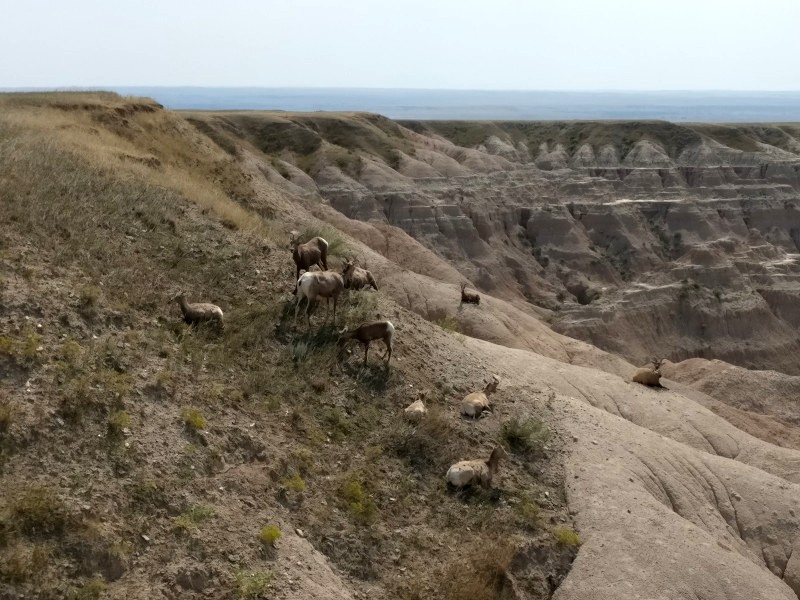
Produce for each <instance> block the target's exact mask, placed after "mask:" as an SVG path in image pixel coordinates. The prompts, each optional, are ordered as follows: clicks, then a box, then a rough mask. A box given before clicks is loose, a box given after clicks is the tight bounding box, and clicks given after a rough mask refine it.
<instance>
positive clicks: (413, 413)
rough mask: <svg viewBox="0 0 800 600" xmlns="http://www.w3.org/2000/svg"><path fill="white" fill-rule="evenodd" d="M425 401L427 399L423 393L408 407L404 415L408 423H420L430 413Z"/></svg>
mask: <svg viewBox="0 0 800 600" xmlns="http://www.w3.org/2000/svg"><path fill="white" fill-rule="evenodd" d="M424 399H425V394H424V393H421V394H420V396H419V398H417V399H416V400H415V401H414V402H412V403H411V404H409V405H408V406H406V408H405V411H404V413H405V416H406V420H407V421H411V422H412V423H418V422H419V421H421V420H422V418H423V417H424V416H425V415H426V414H427V413H428V409H427V408H425V402H424Z"/></svg>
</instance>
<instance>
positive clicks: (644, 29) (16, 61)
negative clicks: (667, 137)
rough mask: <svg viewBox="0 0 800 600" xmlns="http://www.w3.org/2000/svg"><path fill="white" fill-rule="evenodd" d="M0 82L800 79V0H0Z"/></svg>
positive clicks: (567, 83) (480, 83)
mask: <svg viewBox="0 0 800 600" xmlns="http://www.w3.org/2000/svg"><path fill="white" fill-rule="evenodd" d="M1 5H2V11H0V12H1V13H2V15H3V16H2V19H3V28H2V35H0V57H2V58H0V87H15V86H17V87H22V86H49V87H53V86H97V87H102V86H112V85H113V86H123V85H202V86H307V87H325V86H334V87H390V88H453V89H459V88H467V89H558V90H574V89H595V90H596V89H619V90H643V89H681V90H688V89H706V90H707V89H736V90H800V33H798V32H799V31H800V30H799V29H798V27H800V0H759V1H758V2H754V1H752V0H747V1H745V0H652V1H651V0H585V1H578V0H528V1H524V0H491V1H490V0H480V1H479V0H475V1H473V0H397V1H395V2H386V1H382V0H338V1H337V0H228V1H227V2H221V1H218V2H210V1H205V0H143V1H139V2H133V1H128V2H115V1H111V0H71V1H70V2H63V1H56V0H49V1H45V0H24V1H22V0H19V1H14V0H2V2H1Z"/></svg>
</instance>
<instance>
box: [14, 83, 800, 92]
mask: <svg viewBox="0 0 800 600" xmlns="http://www.w3.org/2000/svg"><path fill="white" fill-rule="evenodd" d="M115 88H116V89H136V88H148V89H195V90H308V91H326V90H337V91H387V92H500V93H503V92H523V93H560V94H564V93H568V94H570V93H571V94H672V93H683V94H686V93H689V94H703V93H706V94H800V89H790V90H789V89H787V90H774V89H772V90H770V89H733V88H731V89H725V88H708V89H705V88H702V89H701V88H696V89H686V88H663V89H655V88H652V89H624V88H586V89H558V88H536V89H534V88H427V87H365V86H353V87H349V86H291V85H285V86H264V85H180V84H174V85H173V84H171V85H164V84H156V85H152V84H124V85H115V84H106V85H53V86H50V85H46V86H39V85H36V86H0V92H25V91H54V92H57V91H94V92H101V91H114V89H115Z"/></svg>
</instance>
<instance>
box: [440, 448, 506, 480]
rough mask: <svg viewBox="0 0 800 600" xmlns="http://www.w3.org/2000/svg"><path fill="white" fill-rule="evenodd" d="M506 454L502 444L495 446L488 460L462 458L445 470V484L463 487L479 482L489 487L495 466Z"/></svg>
mask: <svg viewBox="0 0 800 600" xmlns="http://www.w3.org/2000/svg"><path fill="white" fill-rule="evenodd" d="M507 456H508V454H506V451H505V450H504V449H503V447H502V446H495V448H494V450H492V454H491V456H489V460H462V461H461V462H457V463H456V464H454V465H452V466H451V467H450V468H449V469H448V470H447V485H448V486H452V487H455V488H463V487H465V486H468V485H475V484H480V485H481V486H483V487H484V488H487V489H488V488H490V487H491V485H492V478H493V477H494V474H495V473H496V472H497V467H498V465H499V463H500V459H501V458H506V457H507Z"/></svg>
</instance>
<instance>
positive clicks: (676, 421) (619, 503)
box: [467, 340, 800, 600]
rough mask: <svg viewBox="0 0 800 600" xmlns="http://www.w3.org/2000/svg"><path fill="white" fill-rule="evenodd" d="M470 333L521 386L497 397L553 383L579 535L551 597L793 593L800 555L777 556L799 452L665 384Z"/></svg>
mask: <svg viewBox="0 0 800 600" xmlns="http://www.w3.org/2000/svg"><path fill="white" fill-rule="evenodd" d="M467 346H468V348H470V349H473V348H474V349H475V350H476V351H480V353H481V354H482V355H484V356H488V357H491V360H492V361H493V362H494V364H491V363H489V364H488V365H487V366H488V368H492V369H495V370H497V371H498V373H499V374H500V375H501V377H503V378H504V379H505V378H510V379H511V380H512V381H513V384H511V383H509V386H511V385H514V386H519V387H518V388H517V389H516V390H506V392H505V397H517V398H520V400H518V402H519V403H522V404H527V403H528V402H529V400H527V401H526V400H525V399H524V398H525V395H526V391H528V390H530V391H534V390H535V391H538V392H540V393H542V392H544V391H545V390H548V389H552V390H555V391H557V392H558V396H557V397H556V399H555V401H554V402H552V403H551V404H552V406H554V407H555V415H556V419H557V421H558V423H559V426H558V429H559V430H561V431H564V432H566V433H568V434H572V435H573V436H574V437H573V438H572V440H573V441H572V442H571V443H568V446H569V458H568V461H567V477H566V480H567V485H568V488H567V490H568V498H569V505H570V510H571V511H573V512H574V513H575V514H576V523H577V526H578V530H579V532H580V533H581V535H582V537H583V539H584V544H583V546H582V548H581V551H580V553H579V554H578V558H577V559H576V561H575V563H574V565H573V568H572V571H571V572H570V575H569V576H568V577H567V579H566V580H565V582H564V583H563V584H562V586H561V588H560V589H559V590H558V592H557V593H556V596H555V598H556V600H567V599H569V600H571V599H581V600H583V599H597V600H612V599H617V598H682V597H686V596H685V595H686V594H690V597H701V598H708V599H711V600H734V599H736V600H738V599H741V600H745V599H763V600H774V599H780V598H786V599H791V598H794V593H793V592H792V590H791V589H790V588H789V587H788V586H787V585H785V584H784V583H782V582H781V581H780V579H779V577H781V578H783V577H785V579H786V580H787V581H791V582H792V585H795V586H796V587H795V589H798V590H800V564H796V563H795V561H792V562H791V563H789V566H788V567H787V558H788V557H790V556H791V554H792V544H793V543H794V542H795V538H796V537H797V536H798V533H800V486H799V485H798V484H797V483H796V482H800V453H798V452H796V451H793V450H787V449H782V448H777V447H775V446H771V445H770V444H767V443H765V442H762V441H761V440H758V439H756V438H753V437H752V436H749V435H747V434H745V433H743V432H741V431H739V430H738V429H736V428H734V427H733V426H731V425H730V424H728V423H727V422H726V421H724V420H723V419H722V418H720V417H718V416H717V415H715V414H713V413H711V412H710V411H708V410H706V409H704V408H702V407H701V406H699V405H698V404H697V403H696V402H693V401H691V400H689V399H687V398H686V397H684V396H681V395H679V394H677V393H674V392H671V391H667V390H658V391H654V390H649V389H646V388H643V387H641V386H637V385H635V384H629V383H627V382H625V381H624V380H622V379H621V378H619V377H615V376H612V375H609V374H604V373H600V372H598V371H594V370H592V369H584V368H580V367H574V366H569V365H564V364H559V363H557V362H554V361H551V360H549V359H544V358H541V357H537V356H535V355H531V354H529V353H526V352H520V351H517V350H511V349H505V348H494V349H490V348H488V347H486V342H480V341H477V340H468V341H467ZM667 385H668V386H669V385H670V383H669V382H667ZM528 393H530V392H529V391H528ZM534 393H535V392H534ZM576 395H577V396H578V397H579V398H581V397H582V398H583V399H578V398H575V396H576ZM617 415H621V416H617ZM770 472H771V473H772V474H770ZM501 479H502V475H501ZM628 510H630V513H629V512H628ZM698 565H699V566H698ZM712 573H716V574H717V575H716V576H713V577H710V574H712ZM776 573H777V575H778V576H777V577H776ZM691 594H694V595H691Z"/></svg>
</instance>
